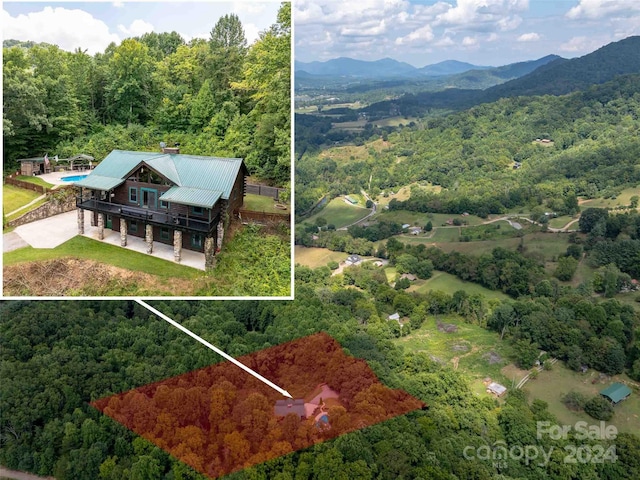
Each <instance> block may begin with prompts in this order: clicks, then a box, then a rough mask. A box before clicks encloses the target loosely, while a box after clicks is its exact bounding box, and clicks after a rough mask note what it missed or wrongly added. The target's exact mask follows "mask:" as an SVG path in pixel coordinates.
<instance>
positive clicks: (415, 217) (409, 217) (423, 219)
mask: <svg viewBox="0 0 640 480" xmlns="http://www.w3.org/2000/svg"><path fill="white" fill-rule="evenodd" d="M454 218H458V219H460V220H461V221H463V222H467V224H468V225H470V226H473V225H481V224H482V222H484V220H483V219H481V218H480V217H476V216H475V215H467V216H466V217H463V216H462V215H449V214H445V213H421V212H412V211H409V210H394V211H389V210H384V209H382V210H381V211H379V212H378V213H376V215H375V216H374V217H373V219H374V220H386V221H389V222H397V223H403V224H404V223H408V224H410V225H417V226H420V227H424V226H425V225H426V224H427V222H429V221H430V222H431V224H432V225H433V226H434V227H439V226H442V224H446V223H447V220H449V219H454Z"/></svg>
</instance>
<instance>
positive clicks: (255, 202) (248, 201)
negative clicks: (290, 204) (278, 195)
mask: <svg viewBox="0 0 640 480" xmlns="http://www.w3.org/2000/svg"><path fill="white" fill-rule="evenodd" d="M276 203H277V202H276V201H275V200H274V199H273V198H271V197H264V196H261V195H253V194H251V193H248V194H247V195H245V197H244V206H243V208H245V209H246V210H254V211H256V212H267V213H281V214H288V213H289V209H287V210H282V209H280V208H276V207H275V205H276Z"/></svg>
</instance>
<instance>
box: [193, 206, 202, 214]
mask: <svg viewBox="0 0 640 480" xmlns="http://www.w3.org/2000/svg"><path fill="white" fill-rule="evenodd" d="M191 213H193V214H194V215H202V214H204V208H202V207H191Z"/></svg>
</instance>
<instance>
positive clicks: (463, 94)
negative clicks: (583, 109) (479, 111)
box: [365, 36, 640, 117]
mask: <svg viewBox="0 0 640 480" xmlns="http://www.w3.org/2000/svg"><path fill="white" fill-rule="evenodd" d="M536 64H537V68H533V69H531V70H529V69H530V68H531V67H533V66H535V65H536ZM498 69H503V74H504V75H507V77H505V78H508V76H509V75H513V76H516V74H517V73H521V75H518V77H519V78H515V79H513V80H509V81H507V82H504V83H501V84H499V85H495V86H492V87H490V88H487V89H485V90H470V89H464V90H463V89H456V88H451V89H448V90H444V91H439V92H425V93H418V94H407V95H404V96H402V97H400V98H397V99H395V100H389V101H384V102H378V103H375V104H373V105H370V106H369V107H367V108H366V109H365V110H366V111H367V112H368V113H369V114H370V115H372V116H373V117H375V116H376V115H382V116H385V115H387V116H388V112H389V111H392V110H393V111H398V112H400V113H401V114H402V115H418V114H421V113H423V112H424V111H426V110H429V109H434V108H435V109H447V110H452V109H453V110H459V109H464V108H469V107H472V106H473V105H477V104H480V103H487V102H493V101H495V100H498V99H500V98H504V97H515V96H529V95H563V94H566V93H570V92H574V91H578V90H585V89H586V88H588V87H589V86H591V85H596V84H601V83H605V82H607V81H610V80H613V79H614V78H615V77H617V76H619V75H625V74H640V36H634V37H628V38H625V39H624V40H620V41H618V42H613V43H610V44H608V45H605V46H604V47H602V48H599V49H598V50H596V51H594V52H592V53H589V54H587V55H584V56H582V57H579V58H573V59H571V60H567V59H564V58H561V57H557V56H548V57H544V58H542V59H540V60H537V61H536V62H534V63H531V62H524V63H523V64H512V65H507V66H505V67H498ZM527 70H529V71H528V72H527ZM522 72H525V73H524V74H522ZM469 73H470V72H465V74H469ZM494 73H495V69H494Z"/></svg>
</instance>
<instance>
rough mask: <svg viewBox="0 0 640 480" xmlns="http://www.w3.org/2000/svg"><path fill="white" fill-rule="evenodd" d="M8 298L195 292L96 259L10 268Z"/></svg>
mask: <svg viewBox="0 0 640 480" xmlns="http://www.w3.org/2000/svg"><path fill="white" fill-rule="evenodd" d="M3 288H4V295H7V296H24V295H28V296H38V297H40V296H56V297H57V296H68V295H75V296H77V295H86V296H94V295H115V294H121V295H127V294H129V293H130V292H139V291H146V292H149V294H158V295H175V292H181V293H182V294H184V295H189V294H190V293H192V290H193V288H194V286H193V282H192V281H190V280H186V279H171V280H170V281H165V280H161V279H160V278H158V277H156V276H154V275H150V274H147V273H142V272H133V271H130V270H126V269H124V268H119V267H114V266H111V265H105V264H102V263H98V262H96V261H93V260H81V259H75V258H64V259H56V260H47V261H43V262H28V263H21V264H17V265H11V266H7V267H5V268H4V270H3Z"/></svg>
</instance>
